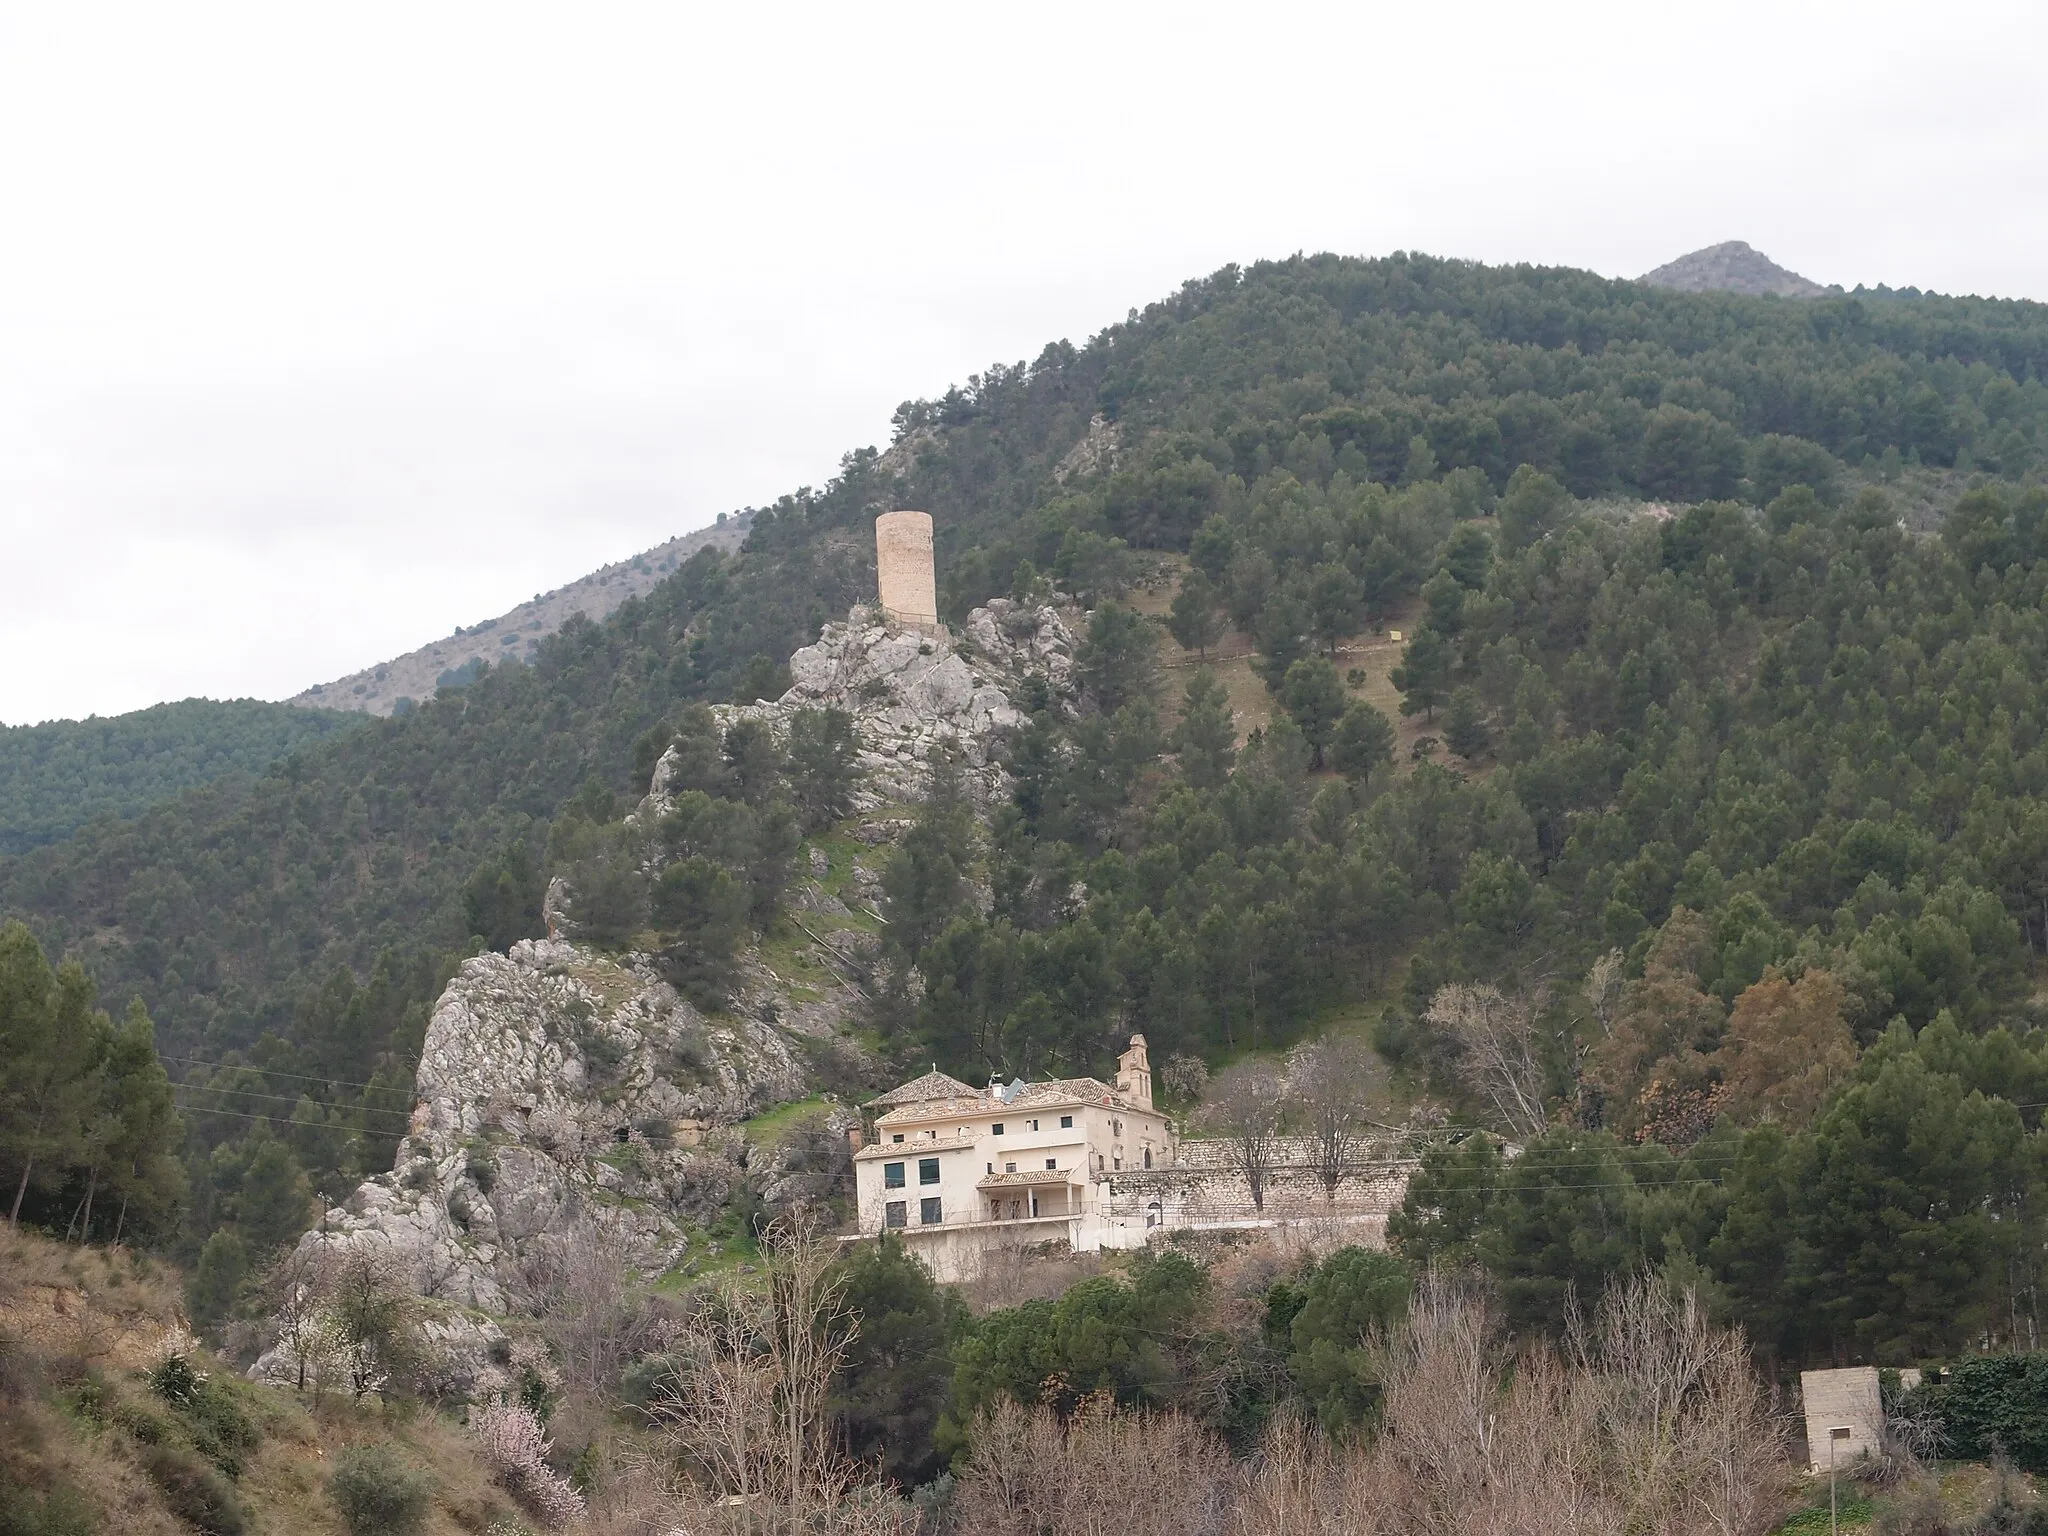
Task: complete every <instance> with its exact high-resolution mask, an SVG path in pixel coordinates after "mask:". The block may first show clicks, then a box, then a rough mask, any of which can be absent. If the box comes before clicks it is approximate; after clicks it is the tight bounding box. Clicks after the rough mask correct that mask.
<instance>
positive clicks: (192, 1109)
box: [177, 1104, 398, 1136]
mask: <svg viewBox="0 0 2048 1536" xmlns="http://www.w3.org/2000/svg"><path fill="white" fill-rule="evenodd" d="M177 1107H178V1110H179V1111H180V1113H183V1114H190V1115H228V1116H231V1117H232V1118H234V1119H236V1120H261V1121H262V1122H263V1123H264V1124H265V1125H291V1124H293V1123H294V1122H293V1121H292V1120H290V1119H289V1118H287V1117H286V1116H284V1115H250V1114H244V1113H243V1112H242V1111H241V1110H239V1109H213V1108H211V1107H209V1106H208V1105H205V1104H180V1105H178V1106H177ZM305 1128H306V1129H308V1130H322V1131H328V1130H345V1129H346V1127H345V1126H328V1125H322V1126H307V1127H305ZM363 1129H364V1131H365V1132H366V1133H367V1134H369V1135H371V1136H396V1135H397V1134H398V1132H397V1131H395V1130H382V1129H379V1128H378V1127H376V1126H365V1127H364V1128H363Z"/></svg>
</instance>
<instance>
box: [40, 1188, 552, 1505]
mask: <svg viewBox="0 0 2048 1536" xmlns="http://www.w3.org/2000/svg"><path fill="white" fill-rule="evenodd" d="M179 1294H180V1289H179V1277H178V1276H177V1274H176V1273H175V1272H174V1271H173V1270H171V1269H169V1268H168V1267H166V1266H164V1265H161V1264H159V1263H157V1262H155V1261H153V1260H151V1259H149V1258H147V1257H146V1256H143V1255H140V1254H137V1253H134V1252H133V1251H120V1250H108V1249H100V1248H76V1247H70V1246H66V1245H63V1244H59V1243H54V1242H50V1241H48V1240H47V1239H44V1238H41V1237H36V1236H33V1235H30V1234H28V1233H18V1234H17V1233H7V1232H6V1231H5V1230H4V1229H0V1529H20V1528H26V1529H28V1530H31V1531H34V1530H38V1529H41V1530H46V1531H49V1532H50V1533H51V1536H57V1533H58V1532H65V1533H67V1536H68V1532H70V1531H75V1530H80V1529H84V1530H95V1531H98V1530H105V1531H120V1532H123V1533H124V1536H189V1533H190V1531H191V1530H192V1529H193V1527H192V1526H191V1525H189V1524H187V1523H186V1522H185V1521H183V1520H181V1519H179V1518H178V1517H177V1516H176V1515H175V1514H174V1513H173V1512H172V1510H171V1507H170V1504H169V1502H168V1500H167V1499H166V1496H165V1493H164V1490H163V1489H162V1488H161V1487H160V1486H159V1485H158V1482H157V1481H156V1480H155V1479H153V1478H152V1477H151V1476H150V1475H149V1473H148V1472H147V1471H146V1470H145V1458H146V1456H147V1455H148V1454H149V1453H148V1451H147V1449H146V1447H145V1440H146V1439H147V1438H148V1437H149V1436H150V1435H152V1434H158V1433H161V1435H162V1438H161V1440H160V1442H159V1443H160V1445H169V1446H171V1447H172V1448H173V1449H174V1450H176V1451H177V1452H178V1453H179V1454H181V1455H182V1456H183V1457H184V1458H185V1459H186V1460H188V1461H189V1460H190V1459H192V1458H193V1456H194V1455H196V1453H194V1452H192V1451H191V1450H190V1449H189V1447H187V1446H186V1445H185V1444H184V1443H183V1439H182V1437H183V1434H184V1425H183V1423H182V1422H181V1420H180V1419H179V1416H178V1415H177V1414H176V1412H175V1411H173V1410H172V1409H171V1408H169V1406H168V1405H166V1404H165V1402H164V1401H163V1399H162V1398H160V1397H158V1396H157V1395H156V1394H155V1393H153V1392H152V1391H151V1390H150V1387H149V1383H148V1380H147V1376H146V1372H147V1370H148V1368H149V1367H150V1366H152V1365H153V1364H155V1363H156V1361H158V1360H159V1359H160V1358H161V1357H162V1354H163V1351H164V1348H165V1346H166V1341H167V1340H168V1339H172V1338H176V1337H178V1336H179V1335H181V1334H182V1331H183V1326H182V1315H181V1308H180V1305H179V1301H178V1297H179ZM196 1358H197V1360H198V1362H199V1363H200V1364H201V1366H202V1368H203V1369H206V1370H208V1371H209V1372H211V1373H213V1374H214V1376H215V1379H216V1381H218V1382H219V1383H221V1384H222V1385H223V1386H225V1388H226V1389H227V1391H228V1392H229V1393H230V1394H231V1396H232V1398H233V1400H234V1402H235V1404H236V1405H237V1406H238V1407H239V1408H240V1409H241V1410H242V1412H243V1414H244V1415H245V1416H246V1418H247V1419H248V1420H249V1421H250V1422H251V1423H252V1424H253V1425H255V1426H256V1428H257V1431H258V1434H259V1435H260V1439H259V1441H258V1443H257V1444H256V1445H255V1446H254V1447H253V1448H252V1449H250V1450H249V1451H248V1452H247V1453H246V1457H245V1461H244V1465H243V1466H242V1468H241V1471H240V1473H239V1475H238V1476H237V1477H235V1478H234V1479H233V1480H232V1483H233V1488H234V1493H235V1498H236V1502H237V1504H238V1505H239V1506H240V1508H241V1511H242V1514H243V1516H244V1517H245V1522H246V1523H245V1525H244V1529H245V1530H246V1531H247V1532H249V1533H250V1536H271V1533H276V1536H286V1533H298V1532H312V1533H321V1536H326V1533H333V1536H341V1533H342V1532H344V1530H345V1527H344V1526H343V1524H342V1521H341V1518H340V1516H339V1514H338V1513H337V1512H336V1510H335V1508H334V1505H333V1504H332V1502H331V1501H330V1500H329V1499H328V1496H327V1492H326V1487H327V1477H328V1473H329V1470H330V1468H331V1467H332V1464H333V1462H334V1458H335V1457H336V1456H337V1455H339V1454H340V1453H341V1452H342V1451H343V1450H344V1449H345V1448H347V1447H349V1446H351V1445H355V1444H363V1443H368V1444H372V1445H376V1446H379V1447H381V1448H385V1449H387V1450H388V1451H389V1454H391V1455H392V1456H394V1457H397V1458H401V1459H403V1460H405V1461H407V1462H409V1463H410V1464H412V1465H413V1466H415V1467H416V1468H418V1469H420V1470H422V1471H424V1472H425V1473H426V1474H427V1476H428V1478H429V1479H430V1481H431V1484H432V1486H433V1489H434V1500H433V1507H432V1510H431V1511H430V1513H429V1515H428V1519H427V1524H426V1526H425V1530H426V1532H427V1533H428V1536H452V1533H454V1532H458V1531H468V1532H474V1531H481V1530H483V1529H484V1528H485V1527H486V1526H488V1525H489V1524H490V1523H491V1522H492V1521H493V1520H496V1519H514V1518H516V1514H517V1512H516V1510H515V1509H514V1507H513V1505H512V1503H511V1502H510V1500H509V1499H508V1498H507V1497H506V1496H505V1495H504V1493H503V1492H501V1491H500V1490H499V1489H498V1488H497V1487H496V1486H495V1485H494V1484H493V1483H492V1481H491V1478H490V1474H489V1472H488V1470H487V1469H486V1468H485V1467H484V1465H483V1464H482V1462H481V1461H479V1460H478V1458H477V1456H476V1455H475V1452H474V1450H473V1449H472V1445H471V1442H470V1440H469V1437H468V1434H467V1432H466V1431H465V1430H463V1428H462V1427H461V1426H460V1425H459V1424H458V1423H456V1422H455V1421H454V1420H453V1419H452V1418H449V1417H447V1416H444V1415H438V1414H435V1413H433V1412H432V1411H431V1410H428V1409H426V1408H423V1407H418V1406H414V1405H404V1404H392V1405H388V1406H387V1405H385V1404H381V1403H379V1402H377V1401H375V1400H374V1399H372V1400H370V1401H368V1402H366V1403H365V1404H363V1405H361V1406H357V1405H355V1404H352V1403H350V1402H349V1401H348V1400H347V1398H346V1397H345V1396H339V1395H333V1394H330V1395H329V1396H328V1397H327V1398H326V1399H325V1400H324V1401H322V1402H321V1403H319V1404H317V1405H316V1404H314V1403H313V1402H312V1401H311V1400H310V1399H309V1398H307V1397H302V1396H300V1395H299V1394H296V1393H294V1392H292V1391H290V1390H288V1389H283V1388H274V1387H265V1386H257V1385H254V1384H252V1383H249V1382H244V1381H241V1380H239V1379H238V1378H236V1377H235V1376H234V1374H233V1371H232V1368H231V1367H227V1366H224V1365H222V1364H221V1363H220V1362H219V1361H217V1360H215V1359H213V1358H212V1357H211V1356H208V1355H206V1354H205V1353H204V1352H203V1351H200V1352H198V1353H197V1356H196ZM87 1404H90V1405H91V1406H85V1405H87ZM151 1426H157V1427H156V1428H152V1427H151ZM23 1490H29V1491H30V1492H31V1495H32V1498H31V1500H29V1501H27V1502H29V1503H30V1506H31V1507H33V1500H34V1499H35V1498H40V1497H47V1496H48V1495H50V1494H51V1493H53V1492H54V1493H55V1494H56V1495H57V1498H58V1500H59V1501H66V1500H68V1501H69V1502H70V1503H71V1505H72V1507H73V1508H74V1509H75V1510H76V1511H78V1512H79V1513H81V1514H83V1515H84V1516H85V1518H86V1520H87V1521H88V1522H89V1523H85V1524H79V1523H73V1524H71V1525H68V1526H67V1525H64V1524H62V1523H58V1522H55V1521H49V1520H46V1521H45V1522H44V1523H43V1524H42V1525H41V1526H40V1527H39V1526H37V1525H35V1524H28V1523H27V1522H24V1521H22V1520H21V1518H20V1516H19V1513H18V1511H19V1510H20V1508H21V1506H22V1504H23V1502H24V1500H23V1497H22V1492H23ZM10 1501H11V1507H12V1509H13V1510H14V1511H15V1512H16V1513H15V1520H16V1524H14V1525H12V1526H10V1525H9V1524H8V1515H9V1510H10ZM521 1528H523V1527H521Z"/></svg>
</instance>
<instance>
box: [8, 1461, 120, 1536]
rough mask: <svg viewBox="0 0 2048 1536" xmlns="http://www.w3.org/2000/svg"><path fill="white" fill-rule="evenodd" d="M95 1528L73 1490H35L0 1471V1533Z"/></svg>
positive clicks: (51, 1535)
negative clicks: (40, 1491) (41, 1491)
mask: <svg viewBox="0 0 2048 1536" xmlns="http://www.w3.org/2000/svg"><path fill="white" fill-rule="evenodd" d="M98 1528H99V1522H98V1521H97V1520H96V1519H95V1518H94V1517H93V1512H92V1506H91V1505H90V1504H88V1503H86V1501H85V1500H84V1499H83V1498H82V1497H80V1495H79V1493H78V1491H77V1490H76V1489H74V1488H63V1487H59V1488H52V1489H50V1490H49V1491H48V1492H47V1493H37V1492H36V1491H35V1490H34V1489H32V1488H25V1487H23V1486H22V1485H21V1484H20V1483H17V1482H15V1481H14V1480H13V1479H12V1478H10V1477H9V1476H8V1475H7V1474H6V1473H5V1472H4V1471H0V1536H92V1533H93V1532H94V1531H96V1530H97V1529H98Z"/></svg>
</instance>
